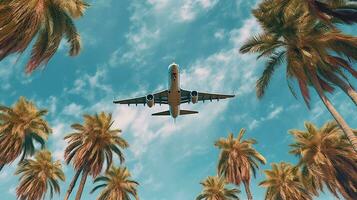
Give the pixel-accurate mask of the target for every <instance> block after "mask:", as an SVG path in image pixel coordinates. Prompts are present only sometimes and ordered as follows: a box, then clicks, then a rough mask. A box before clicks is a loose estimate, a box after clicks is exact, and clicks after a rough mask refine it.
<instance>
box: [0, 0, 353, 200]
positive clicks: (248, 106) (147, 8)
mask: <svg viewBox="0 0 357 200" xmlns="http://www.w3.org/2000/svg"><path fill="white" fill-rule="evenodd" d="M91 3H92V6H91V7H90V8H89V9H88V10H87V12H86V14H85V16H84V17H83V18H82V19H80V20H78V21H76V24H77V26H78V29H79V30H80V33H81V35H82V42H83V50H82V52H81V54H80V55H79V56H78V57H75V58H70V57H68V56H67V54H68V53H67V50H68V48H67V45H66V44H65V43H63V44H62V45H61V47H60V49H59V51H58V53H57V54H56V55H55V56H54V58H53V59H52V60H51V61H50V62H49V63H48V65H47V66H46V67H45V68H44V69H43V70H38V71H36V72H35V73H34V74H33V75H31V76H27V75H25V74H24V65H25V63H26V60H27V59H28V52H27V53H25V54H24V55H22V56H21V57H20V58H19V59H18V58H17V57H9V58H7V59H5V60H3V61H2V62H0V83H1V84H0V90H1V93H0V97H1V98H0V102H1V103H2V104H5V105H11V104H13V103H14V102H15V101H16V100H17V99H18V98H19V96H26V97H27V98H29V99H31V100H33V101H35V102H36V103H37V105H38V106H39V107H42V108H48V109H49V111H50V113H49V115H48V116H47V117H46V119H47V120H48V121H49V122H50V124H51V125H52V127H53V129H54V133H53V135H52V136H51V138H50V140H49V143H48V146H49V148H50V149H51V150H52V151H53V155H54V156H55V157H56V159H62V158H63V150H64V148H65V145H66V143H65V142H64V141H63V140H62V138H63V137H64V136H65V135H66V134H68V133H70V132H71V129H70V125H71V124H72V123H75V122H82V118H81V116H82V114H83V113H90V114H93V113H95V112H100V111H106V112H112V113H113V116H114V119H115V127H118V128H120V129H122V130H123V137H124V138H125V139H127V140H128V141H129V143H130V145H131V147H130V148H129V149H128V150H126V151H125V155H126V159H127V162H126V163H125V165H126V166H128V167H129V169H130V170H131V172H132V174H133V176H134V178H135V179H136V180H137V181H138V182H140V187H139V195H140V197H141V199H142V200H169V199H170V200H186V199H187V200H189V199H194V198H195V197H196V196H197V195H198V194H199V192H200V191H201V185H200V184H199V182H200V181H201V180H203V179H204V178H205V177H206V176H210V175H214V174H215V172H216V163H217V159H218V154H219V152H218V150H217V149H216V148H215V147H214V146H213V144H214V141H215V140H217V139H218V138H220V137H226V136H227V135H228V133H229V132H234V133H235V134H237V133H238V132H239V130H240V129H241V128H246V129H247V133H246V136H245V137H246V138H250V137H253V138H255V139H257V140H258V142H259V143H258V144H257V145H256V149H257V150H258V151H260V152H261V153H262V154H263V155H264V156H265V157H266V158H267V161H268V164H266V165H264V166H262V169H268V168H270V163H271V162H280V161H288V162H293V163H294V162H296V159H295V158H294V157H293V156H292V155H290V154H289V153H288V151H289V147H288V145H289V144H290V143H291V142H292V137H291V136H290V135H289V134H287V131H288V130H289V129H292V128H303V122H304V121H305V120H309V121H312V122H314V123H316V124H318V125H321V124H323V123H324V122H326V121H327V120H330V119H332V117H331V116H330V114H329V113H328V112H327V111H326V109H325V107H324V106H323V104H322V103H321V102H320V101H319V99H318V98H317V97H316V95H315V94H314V91H313V90H311V93H312V94H313V97H312V106H311V110H310V111H309V110H308V109H307V108H306V106H305V105H304V103H303V100H302V99H301V98H299V99H297V100H296V99H295V98H294V97H293V96H292V95H291V93H290V91H289V89H288V87H287V86H286V80H285V71H284V70H285V69H284V67H281V68H280V69H279V70H278V71H277V72H276V75H275V77H274V78H273V80H272V82H271V84H270V87H269V90H268V91H267V93H266V96H265V97H264V98H263V99H262V100H260V101H258V100H257V99H256V97H255V89H254V88H255V81H256V79H257V77H258V76H259V74H260V73H261V72H262V70H263V60H262V61H257V60H256V56H255V55H241V54H239V52H238V50H239V47H240V46H241V44H242V42H243V41H244V40H245V39H247V38H248V37H250V36H252V35H254V34H255V33H258V32H259V26H258V24H257V22H256V21H255V20H254V18H253V17H252V16H251V14H250V10H251V8H252V7H254V6H255V5H256V4H257V2H256V1H253V0H249V1H243V0H235V1H233V0H232V1H220V2H219V1H218V0H182V1H175V0H145V1H143V0H132V1H129V0H121V1H115V0H96V1H93V2H91ZM343 29H344V30H345V31H346V32H350V33H352V28H351V27H349V28H346V27H344V28H343ZM173 61H175V62H176V63H178V64H179V65H180V67H181V72H182V74H181V82H182V83H181V84H182V88H184V89H188V90H198V91H204V92H221V93H234V94H236V95H237V96H236V98H234V99H232V100H228V101H220V102H219V103H205V104H196V105H183V106H182V108H184V109H194V110H198V111H200V114H199V115H195V116H185V117H180V118H178V119H177V121H176V124H174V123H173V120H172V119H171V118H164V117H159V118H154V117H151V113H154V112H157V111H163V110H167V107H165V106H161V107H160V106H155V107H154V108H151V109H148V108H147V107H142V106H138V107H135V106H134V107H127V106H118V105H113V104H112V100H113V99H114V98H116V99H119V98H127V97H135V96H140V95H146V94H148V93H151V92H155V91H158V90H161V89H164V88H165V87H167V67H168V65H169V64H170V63H172V62H173ZM354 84H356V82H354ZM330 98H331V99H332V100H333V102H334V104H335V106H336V108H337V109H338V110H339V111H340V113H341V114H342V115H343V116H344V117H345V119H346V120H347V122H348V123H349V124H350V126H352V127H357V117H356V115H355V112H356V107H355V106H354V105H353V104H352V103H351V101H350V99H349V98H348V97H346V96H345V95H344V94H343V93H341V92H339V91H338V92H336V94H334V95H332V96H330ZM16 164H17V162H14V163H13V164H12V165H11V166H6V167H5V168H4V170H3V171H2V172H1V173H0V180H1V181H0V194H2V197H1V199H6V200H12V199H16V197H15V188H16V185H17V181H18V177H16V176H14V175H13V174H14V170H15V168H16ZM64 170H65V173H66V176H67V181H66V183H63V184H61V190H62V191H61V195H60V196H55V198H54V199H55V200H57V199H63V195H64V193H65V191H66V189H67V187H68V185H69V182H70V181H71V179H72V177H73V174H74V171H73V168H72V166H71V165H69V166H65V165H64ZM263 178H264V175H263V172H259V173H258V176H257V178H256V179H252V182H251V188H252V192H253V196H254V198H255V199H258V200H259V199H263V197H264V193H265V190H264V188H261V187H259V186H258V183H259V182H260V181H262V179H263ZM93 187H94V186H93V184H92V179H91V178H89V179H88V180H87V184H86V187H85V191H84V194H83V199H95V197H96V195H97V193H95V194H93V195H90V194H89V191H90V190H91V189H92V188H93ZM75 190H76V188H75ZM241 190H242V193H241V195H240V197H241V199H243V200H244V199H246V196H245V194H244V188H243V187H241ZM72 198H74V195H72ZM319 199H333V198H332V197H331V195H330V194H329V193H326V194H325V195H322V196H321V197H320V198H319Z"/></svg>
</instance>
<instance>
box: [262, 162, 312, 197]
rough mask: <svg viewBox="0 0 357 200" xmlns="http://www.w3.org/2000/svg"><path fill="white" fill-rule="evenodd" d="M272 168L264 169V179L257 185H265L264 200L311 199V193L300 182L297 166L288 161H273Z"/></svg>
mask: <svg viewBox="0 0 357 200" xmlns="http://www.w3.org/2000/svg"><path fill="white" fill-rule="evenodd" d="M271 166H272V170H265V175H266V180H264V181H262V182H261V183H260V184H259V185H260V186H263V187H266V188H267V191H266V194H265V199H266V200H312V199H313V198H312V194H311V193H310V192H309V191H307V190H306V189H305V187H304V185H303V184H302V183H301V182H300V179H299V177H300V175H299V170H298V168H296V167H294V166H292V165H291V164H289V163H284V162H282V163H278V164H276V163H273V164H272V165H271Z"/></svg>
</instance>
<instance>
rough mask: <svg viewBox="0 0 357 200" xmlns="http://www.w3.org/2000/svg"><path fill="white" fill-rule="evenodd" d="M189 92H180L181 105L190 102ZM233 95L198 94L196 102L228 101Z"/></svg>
mask: <svg viewBox="0 0 357 200" xmlns="http://www.w3.org/2000/svg"><path fill="white" fill-rule="evenodd" d="M190 93H191V91H188V90H181V103H189V102H191V96H190ZM234 96H235V95H226V94H213V93H204V92H198V101H202V102H205V101H213V100H217V101H218V100H220V99H228V98H232V97H234Z"/></svg>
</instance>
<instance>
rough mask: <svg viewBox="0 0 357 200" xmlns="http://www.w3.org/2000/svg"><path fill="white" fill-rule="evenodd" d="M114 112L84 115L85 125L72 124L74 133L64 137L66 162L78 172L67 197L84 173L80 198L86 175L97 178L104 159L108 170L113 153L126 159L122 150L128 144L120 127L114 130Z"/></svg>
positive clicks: (78, 193) (67, 196)
mask: <svg viewBox="0 0 357 200" xmlns="http://www.w3.org/2000/svg"><path fill="white" fill-rule="evenodd" d="M112 125H113V121H112V115H111V114H106V113H104V112H102V113H100V114H95V115H93V116H90V115H84V124H83V125H82V124H72V128H73V129H74V130H75V132H74V133H72V134H69V135H67V136H66V137H65V140H67V142H68V146H67V147H66V149H65V155H64V156H65V159H66V162H67V164H69V163H70V162H72V164H73V167H74V169H75V170H76V174H75V176H74V177H73V180H72V182H71V184H70V186H69V188H68V191H67V193H66V197H65V199H66V200H68V198H69V196H70V194H71V192H72V190H73V188H74V186H75V184H76V182H77V179H78V177H79V175H80V174H81V173H82V178H81V182H80V185H79V188H78V192H77V195H76V200H79V199H80V198H81V195H82V192H83V188H84V185H85V182H86V180H87V176H88V175H91V176H92V177H93V178H95V177H97V176H98V175H99V173H100V172H101V171H102V168H103V165H104V161H106V164H107V170H108V169H109V167H110V166H111V164H112V161H113V153H115V154H117V155H118V156H119V159H120V162H121V163H122V162H124V155H123V153H122V151H121V149H124V148H127V147H128V146H129V145H128V143H127V142H126V141H125V140H124V139H123V138H122V137H120V136H119V133H120V132H121V130H119V129H112Z"/></svg>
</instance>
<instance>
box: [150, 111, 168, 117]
mask: <svg viewBox="0 0 357 200" xmlns="http://www.w3.org/2000/svg"><path fill="white" fill-rule="evenodd" d="M165 115H170V111H168V110H166V111H163V112H158V113H154V114H152V116H165Z"/></svg>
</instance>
